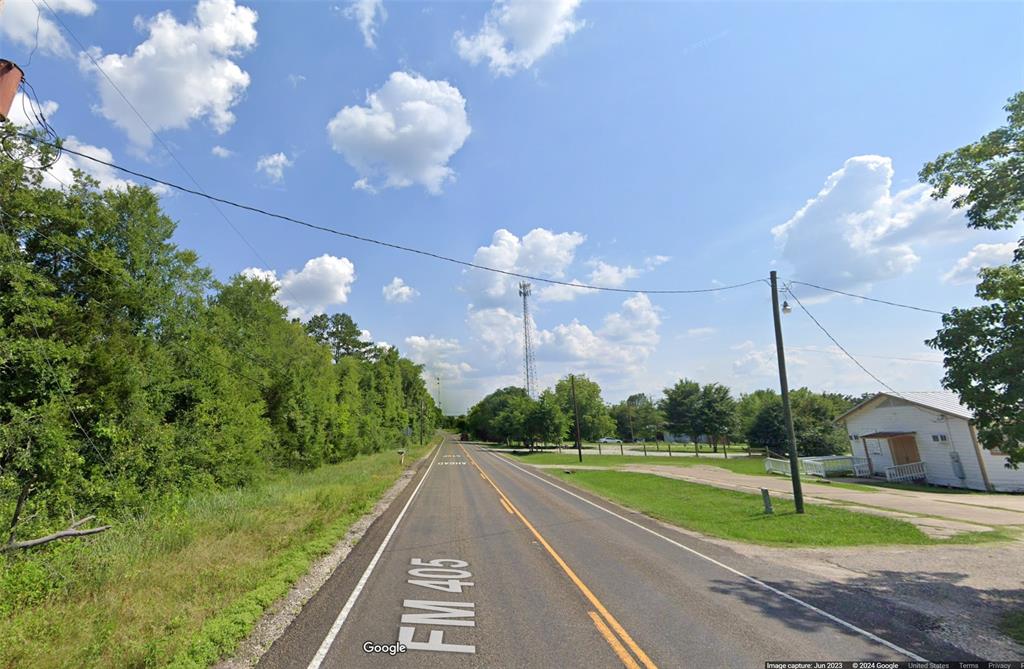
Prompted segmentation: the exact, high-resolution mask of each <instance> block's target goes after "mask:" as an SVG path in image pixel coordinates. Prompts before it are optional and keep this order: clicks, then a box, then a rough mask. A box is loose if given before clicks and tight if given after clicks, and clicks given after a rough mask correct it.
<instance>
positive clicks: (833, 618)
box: [491, 453, 928, 662]
mask: <svg viewBox="0 0 1024 669" xmlns="http://www.w3.org/2000/svg"><path fill="white" fill-rule="evenodd" d="M491 455H493V456H494V457H496V458H497V459H499V460H501V461H502V462H504V463H505V464H507V465H510V466H512V467H515V468H516V469H518V470H520V471H521V472H524V473H526V474H529V475H530V476H532V477H533V478H535V479H537V480H538V481H541V482H543V483H547V484H548V485H549V486H551V487H552V488H558V489H559V490H561V491H562V492H564V493H565V494H567V495H572V496H573V497H575V498H576V499H578V500H580V501H583V502H586V503H587V504H589V505H590V506H592V507H594V508H596V509H601V510H602V511H604V512H605V513H607V514H611V515H613V516H615V517H616V518H618V519H619V520H624V521H626V522H627V523H629V524H630V525H634V526H636V527H639V528H640V529H641V530H643V531H644V532H649V533H650V534H653V535H654V536H656V537H660V538H662V539H664V540H665V541H667V542H669V543H670V544H672V545H674V546H678V547H679V548H682V549H683V550H684V551H687V552H688V553H692V554H693V555H696V556H697V557H699V558H702V559H704V560H707V561H708V562H710V563H711V564H714V565H717V566H719V567H721V568H722V569H725V570H726V571H728V572H731V573H733V574H735V575H736V576H739V577H740V578H743V579H746V580H747V581H749V582H751V583H753V584H755V585H759V586H761V587H762V588H764V589H765V590H769V591H771V592H774V593H775V594H776V595H779V596H780V597H783V598H785V599H788V600H789V601H791V602H793V603H794V604H799V605H800V606H803V607H804V608H807V609H810V610H811V611H814V612H815V613H817V614H819V615H822V616H824V617H826V618H828V619H829V620H831V621H832V622H834V623H837V624H839V625H842V626H843V627H845V628H846V629H848V630H852V631H853V632H856V633H857V634H860V635H862V636H865V637H867V638H868V639H871V640H872V641H875V642H877V643H880V644H882V645H883V646H885V647H887V648H890V649H892V650H894V651H896V652H897V653H902V654H903V655H906V656H907V657H909V658H910V659H912V660H914V661H916V662H927V661H928V660H926V659H924V658H923V657H921V656H920V655H917V654H915V653H912V652H910V651H909V650H907V649H906V648H901V647H900V646H897V645H896V644H894V643H892V642H890V641H886V640H885V639H883V638H882V637H880V636H878V635H876V634H872V633H871V632H869V631H867V630H866V629H862V628H860V627H857V626H856V625H854V624H853V623H849V622H847V621H845V620H843V619H842V618H837V617H836V616H834V615H832V614H831V613H829V612H828V611H823V610H821V609H819V608H818V607H817V606H814V605H813V604H809V603H807V602H805V601H804V600H802V599H798V598H797V597H794V596H793V595H790V594H789V593H786V592H783V591H782V590H779V589H778V588H776V587H773V586H771V585H768V584H767V583H765V582H764V581H760V580H758V579H756V578H754V577H753V576H748V575H747V574H744V573H743V572H741V571H739V570H738V569H733V568H732V567H730V566H729V565H727V564H724V563H722V562H719V561H718V560H716V559H715V558H713V557H710V556H708V555H704V554H703V553H701V552H700V551H697V550H694V549H692V548H690V547H689V546H684V545H683V544H681V543H679V542H678V541H675V540H674V539H670V538H669V537H666V536H665V535H664V534H661V533H660V532H656V531H654V530H652V529H651V528H649V527H644V526H643V525H641V524H640V523H638V522H636V521H634V520H630V519H629V518H626V517H625V516H622V515H619V514H617V513H615V512H614V511H612V510H610V509H606V508H604V507H603V506H601V505H600V504H595V503H594V502H591V501H590V500H589V499H587V498H586V497H582V496H580V495H577V494H576V493H574V492H573V491H571V490H567V489H565V488H563V487H562V486H560V485H558V484H556V483H552V482H551V481H548V480H547V479H546V478H544V477H542V476H538V475H537V474H534V473H533V472H531V471H529V470H527V469H523V468H522V467H520V466H519V465H517V464H516V463H514V462H512V461H510V460H508V459H507V458H503V457H501V456H500V455H498V454H497V453H491Z"/></svg>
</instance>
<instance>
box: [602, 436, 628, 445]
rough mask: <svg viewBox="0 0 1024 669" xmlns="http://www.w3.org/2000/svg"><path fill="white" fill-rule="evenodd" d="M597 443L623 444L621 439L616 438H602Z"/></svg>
mask: <svg viewBox="0 0 1024 669" xmlns="http://www.w3.org/2000/svg"><path fill="white" fill-rule="evenodd" d="M597 443H599V444H621V443H622V440H621V439H616V438H615V437H601V438H600V439H598V440H597Z"/></svg>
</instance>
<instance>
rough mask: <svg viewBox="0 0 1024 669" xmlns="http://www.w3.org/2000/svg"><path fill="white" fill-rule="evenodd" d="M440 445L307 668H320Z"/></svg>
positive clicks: (439, 449) (433, 460)
mask: <svg viewBox="0 0 1024 669" xmlns="http://www.w3.org/2000/svg"><path fill="white" fill-rule="evenodd" d="M441 446H444V441H442V442H441V443H440V444H438V446H437V450H436V451H434V457H433V459H431V461H430V464H429V465H427V471H425V472H424V473H423V478H421V479H420V482H419V483H418V484H416V487H415V488H414V489H413V491H412V494H411V495H409V499H408V500H406V502H405V506H403V507H402V510H401V512H399V514H398V518H395V522H394V523H393V524H392V525H391V529H390V530H388V533H387V535H385V537H384V541H382V542H380V546H379V547H378V548H377V552H376V553H374V555H373V559H372V560H370V564H368V565H366V571H364V572H363V575H362V576H360V577H359V582H358V583H356V587H355V589H354V590H352V594H351V595H349V597H348V601H347V602H345V606H343V607H342V608H341V613H339V614H338V617H337V618H336V619H335V621H334V624H333V625H331V629H330V631H329V632H327V636H326V637H325V638H324V641H323V643H321V644H320V648H319V649H318V650H317V651H316V655H314V656H313V659H312V660H311V661H310V663H309V667H308V669H320V665H321V664H322V663H323V661H324V658H325V657H327V652H328V651H329V650H330V649H331V646H332V645H333V644H334V639H335V638H336V637H337V636H338V632H340V631H341V626H342V625H344V624H345V619H346V618H348V614H349V613H350V612H351V611H352V607H353V606H355V604H356V600H357V599H359V595H360V593H362V592H363V588H364V587H365V586H366V582H367V581H368V580H370V574H372V573H373V569H374V567H376V566H377V562H378V561H379V560H380V556H381V555H383V554H384V549H385V548H387V546H388V542H390V541H391V535H393V534H394V533H395V530H396V529H398V524H399V523H400V522H402V518H403V517H404V516H405V512H406V511H408V510H409V505H410V504H412V501H413V500H414V499H416V493H418V492H419V491H420V486H422V485H423V482H424V481H426V480H427V475H428V474H430V469H431V467H433V466H434V462H436V461H437V456H438V454H439V453H440V452H441Z"/></svg>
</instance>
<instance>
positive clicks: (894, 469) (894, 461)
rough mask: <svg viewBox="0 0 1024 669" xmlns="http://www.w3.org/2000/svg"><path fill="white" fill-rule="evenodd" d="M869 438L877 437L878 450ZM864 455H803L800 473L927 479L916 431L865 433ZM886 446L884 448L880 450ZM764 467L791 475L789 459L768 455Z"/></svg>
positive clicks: (894, 480) (896, 480)
mask: <svg viewBox="0 0 1024 669" xmlns="http://www.w3.org/2000/svg"><path fill="white" fill-rule="evenodd" d="M868 439H873V440H877V441H876V445H877V447H878V449H879V450H875V458H874V459H872V457H871V455H872V453H871V451H872V449H871V448H869V446H868V441H867V440H868ZM860 440H861V446H862V448H863V455H858V454H857V453H856V452H855V453H854V454H853V455H831V456H821V457H804V458H800V459H799V463H800V473H801V474H804V475H806V476H818V477H821V478H828V477H830V476H855V477H860V478H885V480H887V481H891V482H894V483H896V482H906V481H926V480H927V479H928V470H927V467H926V466H925V463H924V461H923V460H922V459H921V454H920V452H919V451H918V448H917V438H916V436H915V433H914V432H907V431H885V432H872V433H871V434H865V435H862V436H861V438H860ZM882 448H884V449H885V452H880V449H882ZM854 451H856V449H854ZM765 470H766V471H768V472H770V473H773V474H783V475H788V474H789V473H790V466H789V460H783V459H776V458H765Z"/></svg>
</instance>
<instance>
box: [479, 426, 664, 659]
mask: <svg viewBox="0 0 1024 669" xmlns="http://www.w3.org/2000/svg"><path fill="white" fill-rule="evenodd" d="M459 447H460V448H461V449H462V451H463V452H464V453H465V454H466V457H467V458H469V461H470V462H472V463H473V466H474V467H476V468H477V470H478V471H479V472H480V474H481V476H483V477H484V478H485V479H486V480H487V482H488V483H490V484H491V487H493V488H494V489H495V491H497V493H498V496H499V497H500V498H501V500H502V501H503V502H504V503H505V504H508V506H509V508H511V509H512V512H513V514H514V515H515V516H517V517H518V518H519V520H521V521H522V522H523V524H524V525H526V527H527V529H529V530H530V532H532V533H533V536H535V537H536V538H537V541H539V542H540V544H541V545H542V546H543V547H544V548H545V549H546V550H547V552H548V553H549V554H550V555H551V557H553V558H554V559H555V562H556V563H558V566H559V567H561V568H562V571H564V572H565V573H566V575H567V576H568V577H569V580H571V581H572V582H573V583H574V584H575V585H576V587H577V588H579V590H580V592H582V593H583V596H584V597H586V598H587V600H588V601H589V602H590V603H591V604H593V606H594V608H596V609H597V610H598V612H599V613H600V614H601V616H602V617H603V618H604V619H605V620H606V621H607V622H608V625H610V626H611V628H612V629H614V630H615V632H616V633H617V634H618V635H619V636H620V637H621V638H622V640H623V641H624V642H625V643H626V645H627V646H629V648H630V650H632V651H633V653H634V654H635V655H636V656H637V658H639V660H640V662H641V663H642V664H643V665H644V666H645V667H647V669H657V665H656V664H654V662H653V661H651V658H650V657H648V656H647V653H645V652H644V651H643V650H642V649H641V648H640V646H639V645H638V644H637V643H636V641H634V640H633V637H631V636H630V635H629V632H627V631H626V630H625V628H624V627H623V626H622V625H621V624H620V623H619V621H618V620H616V618H615V616H613V615H612V614H611V612H610V611H608V609H607V608H606V607H605V605H604V604H602V603H601V600H600V599H598V598H597V595H595V594H594V593H593V592H592V591H591V590H590V588H588V587H587V585H586V583H584V582H583V581H582V580H581V579H580V577H579V576H577V575H576V572H575V571H573V569H572V567H570V566H569V565H568V563H566V561H565V560H563V559H562V556H561V555H559V554H558V552H557V551H556V550H555V549H554V548H552V547H551V544H549V543H548V542H547V539H545V538H544V536H543V535H542V534H541V533H540V532H538V531H537V528H535V527H534V526H533V523H531V522H530V521H529V520H527V519H526V516H524V515H523V514H522V512H521V511H519V509H518V508H516V505H515V504H513V503H512V500H510V499H509V498H508V496H507V495H505V493H504V492H502V490H501V488H499V487H498V485H497V484H496V483H495V482H494V480H493V479H491V478H490V477H489V476H486V475H485V474H484V470H483V468H481V467H480V465H479V464H478V463H477V461H476V459H475V458H474V457H473V456H472V455H470V454H469V451H467V450H466V447H465V446H463V445H462V444H459ZM612 650H614V646H613V647H612Z"/></svg>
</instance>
